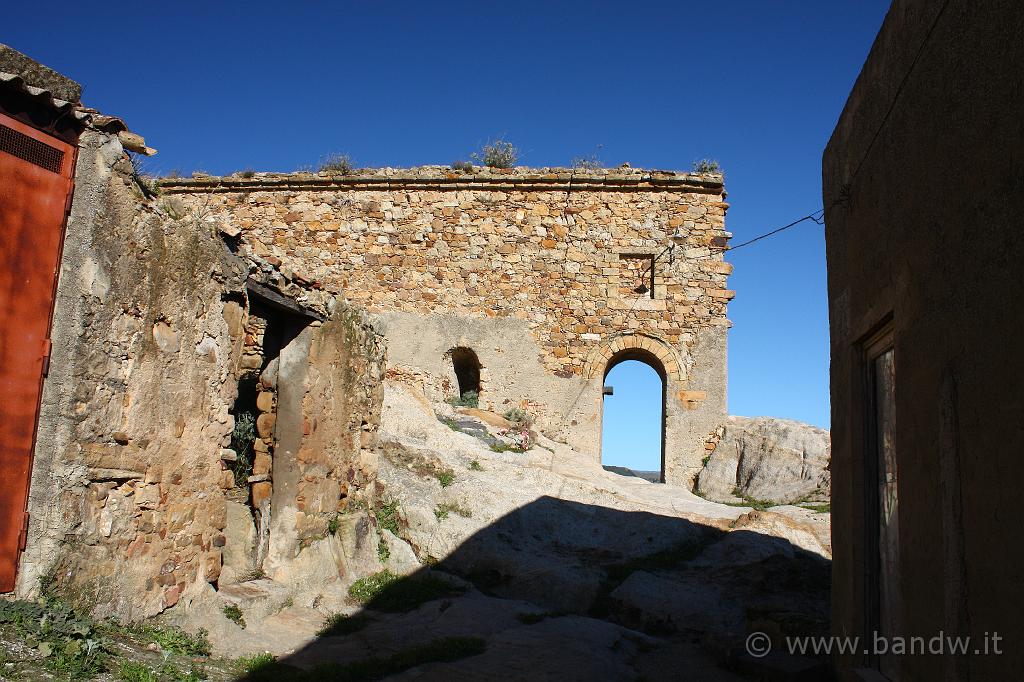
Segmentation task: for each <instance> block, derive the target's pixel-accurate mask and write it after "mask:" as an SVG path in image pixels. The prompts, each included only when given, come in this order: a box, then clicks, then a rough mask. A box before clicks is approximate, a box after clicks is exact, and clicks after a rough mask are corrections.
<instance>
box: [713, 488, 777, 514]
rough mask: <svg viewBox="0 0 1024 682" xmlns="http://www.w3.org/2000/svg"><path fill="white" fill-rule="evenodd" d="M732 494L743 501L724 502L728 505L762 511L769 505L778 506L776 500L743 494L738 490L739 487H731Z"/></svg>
mask: <svg viewBox="0 0 1024 682" xmlns="http://www.w3.org/2000/svg"><path fill="white" fill-rule="evenodd" d="M732 494H733V495H735V496H736V497H738V498H740V499H741V500H743V501H742V502H726V503H725V504H727V505H729V506H730V507H750V508H752V509H754V510H756V511H764V510H765V509H769V508H771V507H777V506H779V503H778V502H773V501H772V500H759V499H757V498H756V497H750V496H749V495H744V494H743V493H742V492H740V489H739V488H733V489H732Z"/></svg>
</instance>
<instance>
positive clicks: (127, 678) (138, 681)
mask: <svg viewBox="0 0 1024 682" xmlns="http://www.w3.org/2000/svg"><path fill="white" fill-rule="evenodd" d="M117 679H119V680H122V682H159V680H160V678H159V676H157V674H156V670H154V669H152V668H150V667H149V666H148V665H146V664H144V663H139V662H138V661H125V662H124V663H122V664H121V668H120V669H119V670H118V671H117Z"/></svg>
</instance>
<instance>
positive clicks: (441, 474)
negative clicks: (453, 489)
mask: <svg viewBox="0 0 1024 682" xmlns="http://www.w3.org/2000/svg"><path fill="white" fill-rule="evenodd" d="M434 477H435V478H436V479H437V482H438V483H440V484H441V487H442V488H447V487H448V486H450V485H451V484H452V483H454V482H455V472H454V471H452V470H451V469H439V470H437V471H435V472H434Z"/></svg>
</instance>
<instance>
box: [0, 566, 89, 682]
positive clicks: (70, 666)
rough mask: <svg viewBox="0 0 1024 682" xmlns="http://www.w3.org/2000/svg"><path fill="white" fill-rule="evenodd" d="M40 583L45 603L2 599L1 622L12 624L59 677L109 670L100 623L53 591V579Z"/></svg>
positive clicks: (48, 667) (79, 676)
mask: <svg viewBox="0 0 1024 682" xmlns="http://www.w3.org/2000/svg"><path fill="white" fill-rule="evenodd" d="M39 585H40V591H41V592H42V594H43V598H44V601H43V602H33V601H23V600H12V601H7V600H0V624H4V625H9V626H11V627H13V629H14V630H15V631H16V632H17V633H18V635H19V636H20V637H21V638H22V640H23V641H24V642H25V643H26V644H28V645H29V646H31V647H34V648H35V649H36V651H37V652H38V653H39V654H40V655H41V656H42V657H43V659H44V661H43V665H44V666H45V667H46V668H47V669H48V670H50V671H51V672H54V673H57V674H58V675H60V676H63V677H66V678H67V679H71V680H78V679H88V678H90V677H94V676H95V675H98V674H99V673H101V672H103V671H104V670H106V669H107V664H108V661H109V651H108V650H107V647H106V646H105V645H106V642H105V641H104V639H103V636H102V633H101V632H100V630H99V628H98V627H97V624H96V623H94V622H93V620H92V619H91V618H89V617H88V616H86V615H82V614H79V613H77V612H76V611H75V610H74V609H73V608H72V607H71V606H69V605H68V604H67V603H65V602H64V601H63V600H62V599H60V598H59V597H57V596H56V595H54V594H52V592H51V589H52V587H53V583H52V580H49V579H47V580H42V579H41V580H40V581H39Z"/></svg>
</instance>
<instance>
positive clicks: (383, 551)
mask: <svg viewBox="0 0 1024 682" xmlns="http://www.w3.org/2000/svg"><path fill="white" fill-rule="evenodd" d="M377 558H378V559H380V562H381V563H382V564H383V563H387V560H388V559H390V558H391V548H390V547H388V543H387V542H386V541H385V540H384V534H383V533H379V532H378V533H377Z"/></svg>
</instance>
